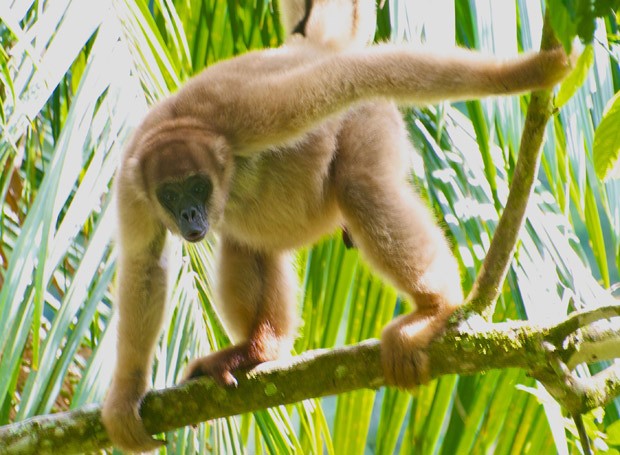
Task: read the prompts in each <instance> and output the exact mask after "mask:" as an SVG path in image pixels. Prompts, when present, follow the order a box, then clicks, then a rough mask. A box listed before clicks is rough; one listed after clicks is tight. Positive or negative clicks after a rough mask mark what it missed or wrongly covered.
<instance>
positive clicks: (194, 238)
mask: <svg viewBox="0 0 620 455" xmlns="http://www.w3.org/2000/svg"><path fill="white" fill-rule="evenodd" d="M205 235H207V230H206V229H204V230H202V231H198V230H196V231H190V232H187V233H185V234H184V235H183V238H184V239H185V240H187V241H188V242H191V243H196V242H200V241H201V240H202V239H204V238H205Z"/></svg>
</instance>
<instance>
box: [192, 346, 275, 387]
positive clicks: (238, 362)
mask: <svg viewBox="0 0 620 455" xmlns="http://www.w3.org/2000/svg"><path fill="white" fill-rule="evenodd" d="M250 346H251V344H250V343H243V344H238V345H236V346H232V347H230V348H226V349H223V350H221V351H218V352H214V353H213V354H210V355H208V356H205V357H200V358H198V359H195V360H193V361H192V362H191V363H190V364H189V367H188V368H187V373H186V374H185V378H184V379H183V382H185V381H189V380H190V379H194V378H198V377H201V376H210V377H212V378H213V379H215V380H216V381H217V382H218V383H219V384H221V385H224V386H236V385H237V379H236V378H235V377H234V376H233V372H234V371H235V370H238V369H249V368H252V367H254V366H256V365H258V364H259V363H262V362H265V361H267V360H272V359H271V358H267V357H266V356H265V355H262V354H261V353H259V352H257V351H256V350H255V349H251V347H250Z"/></svg>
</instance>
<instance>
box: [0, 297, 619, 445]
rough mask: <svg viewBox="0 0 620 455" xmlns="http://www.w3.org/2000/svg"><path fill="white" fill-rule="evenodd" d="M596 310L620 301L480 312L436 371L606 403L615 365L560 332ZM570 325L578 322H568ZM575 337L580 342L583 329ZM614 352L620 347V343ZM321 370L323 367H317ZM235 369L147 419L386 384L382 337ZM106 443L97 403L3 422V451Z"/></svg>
mask: <svg viewBox="0 0 620 455" xmlns="http://www.w3.org/2000/svg"><path fill="white" fill-rule="evenodd" d="M597 312H598V313H597ZM596 314H598V315H599V316H601V315H617V314H620V304H618V305H615V306H608V307H604V308H602V309H599V310H594V311H591V312H584V313H579V314H578V315H576V316H570V317H569V318H568V319H567V320H566V321H564V322H561V323H560V324H557V325H555V326H551V327H540V326H534V325H531V324H529V323H528V322H526V321H513V322H507V323H499V324H491V323H489V322H487V321H485V320H484V319H483V318H482V317H480V316H473V317H472V318H470V319H468V320H466V321H463V322H459V323H457V325H455V326H453V327H451V328H450V329H449V330H448V331H447V332H446V333H445V334H444V335H443V336H441V337H440V338H438V339H437V340H435V341H434V342H433V343H431V345H430V346H429V348H428V353H429V355H430V357H431V359H433V363H432V366H431V376H432V378H436V377H439V376H442V375H445V374H472V373H477V372H482V371H487V370H490V369H495V368H507V367H519V368H524V369H526V370H527V371H530V372H533V374H535V375H536V377H537V378H540V379H541V381H543V382H544V383H545V385H546V386H548V387H550V388H551V389H550V390H551V391H552V393H553V391H556V392H557V393H553V394H554V396H555V397H556V399H558V400H559V401H560V403H561V404H563V405H564V406H566V407H567V409H569V410H570V411H571V412H574V413H579V412H584V411H586V410H588V409H591V408H593V407H595V406H601V405H604V404H606V403H608V402H609V401H610V400H611V399H613V398H614V397H615V396H617V395H618V394H620V373H619V371H618V368H614V369H608V370H605V371H603V372H602V373H600V374H599V375H597V376H595V377H593V378H588V379H585V380H582V379H579V378H575V377H573V376H572V375H570V372H568V369H567V367H566V365H565V364H564V363H563V358H562V356H563V355H569V354H570V352H572V351H570V349H567V348H566V347H565V346H564V343H565V342H566V340H564V339H560V338H559V337H558V333H565V332H566V335H567V339H568V338H570V337H574V335H575V333H576V332H577V331H579V332H580V333H581V337H582V339H584V340H587V339H589V337H595V336H597V335H596V333H599V332H597V328H596V327H594V326H592V325H591V323H592V321H593V320H594V321H595V322H594V324H598V322H596V321H598V320H599V317H595V315H596ZM569 321H570V323H569ZM567 326H570V327H572V328H574V330H573V331H572V332H567ZM610 327H612V326H611V325H610ZM591 329H592V330H591ZM612 334H613V337H615V340H616V341H619V340H620V326H619V325H618V324H617V323H616V324H615V331H614V330H608V331H607V335H608V337H609V338H608V339H612ZM577 338H578V337H577ZM571 342H572V343H573V345H572V346H574V349H575V350H578V349H579V345H578V341H577V339H576V338H575V339H574V340H572V341H571ZM616 356H618V357H620V352H616ZM554 364H557V365H559V366H558V367H557V368H552V367H549V368H544V369H542V370H541V369H540V368H541V365H543V366H545V365H554ZM316 371H320V372H321V374H313V372H316ZM567 378H569V379H570V380H569V381H567ZM237 379H238V387H236V388H224V387H221V386H219V385H218V384H216V383H215V382H214V381H213V380H211V379H210V378H202V379H200V380H196V381H191V382H189V383H187V384H184V385H180V386H176V387H171V388H169V389H164V390H157V391H151V392H149V393H148V394H147V395H146V397H145V399H144V401H143V404H142V409H141V412H140V413H141V415H142V417H143V419H144V422H145V425H146V427H147V429H148V430H149V431H150V432H151V433H160V432H164V431H169V430H172V429H175V428H179V427H182V426H186V425H192V424H197V423H200V422H204V421H207V420H211V419H215V418H219V417H225V416H231V415H236V414H241V413H246V412H251V411H255V410H258V409H264V408H267V407H272V406H278V405H282V404H289V403H294V402H298V401H301V400H304V399H308V398H315V397H322V396H327V395H334V394H339V393H344V392H350V391H352V390H357V389H363V388H373V389H374V388H378V387H381V386H383V385H384V378H383V375H382V370H381V361H380V353H379V342H378V341H377V340H369V341H366V342H363V343H360V344H357V345H354V346H347V347H344V348H339V349H334V350H317V351H310V352H306V353H304V354H302V355H300V356H298V357H294V358H292V359H286V360H281V361H278V362H268V363H264V364H262V365H260V366H259V367H257V368H255V369H254V370H252V371H250V372H248V373H247V374H244V373H240V374H238V378H237ZM109 444H110V441H109V440H108V438H107V435H106V433H105V430H104V428H103V425H102V423H101V418H100V407H99V406H98V405H91V406H87V407H84V408H82V409H79V410H75V411H71V412H65V413H60V414H54V415H48V416H39V417H34V418H31V419H28V420H25V421H23V422H17V423H14V424H11V425H7V426H4V427H1V428H0V453H1V454H18V453H38V454H44V453H63V454H68V453H79V452H90V451H95V450H98V449H101V448H103V447H106V446H108V445H109Z"/></svg>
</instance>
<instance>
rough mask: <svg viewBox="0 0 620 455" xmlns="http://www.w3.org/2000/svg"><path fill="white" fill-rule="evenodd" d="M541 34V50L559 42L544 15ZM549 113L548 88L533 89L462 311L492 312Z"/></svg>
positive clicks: (533, 178)
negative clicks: (502, 197)
mask: <svg viewBox="0 0 620 455" xmlns="http://www.w3.org/2000/svg"><path fill="white" fill-rule="evenodd" d="M542 33H543V37H542V42H541V49H542V50H547V49H552V48H554V47H556V46H558V45H559V43H558V41H557V39H556V38H555V35H554V34H553V31H552V29H551V24H550V21H549V18H548V16H546V17H545V22H544V25H543V31H542ZM552 114H553V103H552V95H551V91H550V90H542V91H537V92H533V93H532V96H531V99H530V104H529V106H528V108H527V115H526V118H525V125H524V128H523V133H522V135H521V144H520V146H519V155H518V158H517V164H516V166H515V173H514V177H513V180H512V183H511V185H510V193H509V194H508V200H507V201H506V207H505V208H504V212H503V213H502V216H501V218H500V220H499V223H498V225H497V229H496V230H495V234H494V235H493V240H492V241H491V245H490V246H489V251H488V253H487V255H486V257H485V259H484V263H483V264H482V268H481V269H480V272H479V274H478V276H477V278H476V281H475V283H474V285H473V288H472V290H471V293H470V294H469V296H468V298H467V303H466V307H465V308H464V311H465V312H471V311H473V312H475V313H484V314H485V316H487V318H489V317H490V315H491V314H492V313H493V307H494V304H495V301H496V300H497V298H498V296H499V294H500V292H501V287H502V285H503V283H504V280H505V279H506V274H507V273H508V268H509V266H510V262H511V260H512V257H513V255H514V251H515V249H516V245H517V241H518V240H519V232H520V231H521V228H522V227H523V224H524V223H525V213H526V209H527V204H528V201H529V199H530V196H531V194H532V191H533V189H534V183H535V181H536V176H537V175H538V169H539V165H540V156H541V151H542V144H543V141H544V136H545V128H546V126H547V122H548V121H549V119H550V118H551V115H552Z"/></svg>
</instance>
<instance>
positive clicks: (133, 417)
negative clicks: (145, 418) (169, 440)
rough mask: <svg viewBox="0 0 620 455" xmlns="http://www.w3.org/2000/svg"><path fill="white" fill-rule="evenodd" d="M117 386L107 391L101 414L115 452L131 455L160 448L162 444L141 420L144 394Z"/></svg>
mask: <svg viewBox="0 0 620 455" xmlns="http://www.w3.org/2000/svg"><path fill="white" fill-rule="evenodd" d="M116 382H117V381H116V380H115V383H114V384H113V385H112V387H111V388H110V390H109V391H108V395H107V396H106V399H105V402H104V403H103V409H102V410H101V418H102V420H103V423H104V425H105V428H106V430H107V432H108V435H109V436H110V439H111V440H112V441H114V444H115V445H116V446H117V447H118V448H120V449H123V450H127V451H130V452H147V451H151V450H155V449H157V448H159V447H161V446H163V445H164V444H165V441H161V440H158V439H154V438H153V437H151V435H150V434H149V433H148V432H147V431H146V429H145V428H144V423H143V422H142V419H141V418H140V413H139V411H140V402H141V399H142V393H143V392H140V391H139V390H140V389H142V388H141V387H138V388H137V387H135V386H134V385H132V384H117V383H116ZM129 382H131V380H129Z"/></svg>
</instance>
